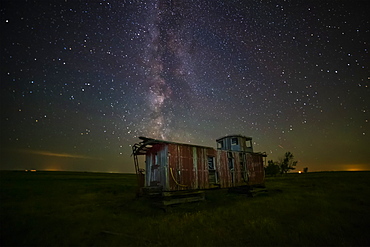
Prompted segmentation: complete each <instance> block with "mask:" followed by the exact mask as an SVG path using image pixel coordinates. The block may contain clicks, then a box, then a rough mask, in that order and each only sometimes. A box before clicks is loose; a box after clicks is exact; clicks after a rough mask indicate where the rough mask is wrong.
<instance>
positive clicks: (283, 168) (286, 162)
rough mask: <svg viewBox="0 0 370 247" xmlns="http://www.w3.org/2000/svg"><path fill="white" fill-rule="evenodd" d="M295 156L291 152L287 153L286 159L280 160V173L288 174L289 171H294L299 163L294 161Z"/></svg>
mask: <svg viewBox="0 0 370 247" xmlns="http://www.w3.org/2000/svg"><path fill="white" fill-rule="evenodd" d="M293 159H294V156H293V154H292V153H291V152H286V153H285V155H284V157H283V158H282V159H280V162H279V163H280V173H281V174H283V173H288V172H289V170H294V169H295V166H296V165H297V163H298V161H294V160H293Z"/></svg>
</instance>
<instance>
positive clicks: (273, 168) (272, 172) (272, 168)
mask: <svg viewBox="0 0 370 247" xmlns="http://www.w3.org/2000/svg"><path fill="white" fill-rule="evenodd" d="M267 163H268V165H267V166H266V167H265V173H266V175H269V176H276V175H277V174H278V173H279V172H280V166H279V165H278V163H277V162H274V161H273V160H269V161H267Z"/></svg>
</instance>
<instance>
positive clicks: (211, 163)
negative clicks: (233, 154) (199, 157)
mask: <svg viewBox="0 0 370 247" xmlns="http://www.w3.org/2000/svg"><path fill="white" fill-rule="evenodd" d="M207 159H208V169H209V170H215V157H213V156H207Z"/></svg>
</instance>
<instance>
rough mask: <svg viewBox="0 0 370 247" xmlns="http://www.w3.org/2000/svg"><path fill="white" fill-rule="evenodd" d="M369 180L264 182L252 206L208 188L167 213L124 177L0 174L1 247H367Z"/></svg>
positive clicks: (357, 175) (336, 177)
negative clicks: (201, 199) (265, 190)
mask: <svg viewBox="0 0 370 247" xmlns="http://www.w3.org/2000/svg"><path fill="white" fill-rule="evenodd" d="M369 181H370V172H327V173H308V174H288V175H287V176H283V177H276V178H268V179H267V181H266V186H267V188H268V190H269V192H268V193H264V194H260V195H258V196H256V197H254V198H249V197H246V196H245V195H239V194H229V193H227V191H225V190H212V191H208V192H207V194H206V197H207V200H206V201H204V202H197V203H189V204H184V205H177V206H173V207H170V208H169V210H167V211H166V212H165V211H164V210H162V209H160V208H158V207H154V206H153V205H152V204H151V203H150V201H149V200H147V199H144V198H136V195H135V192H136V177H135V175H131V174H105V173H77V172H76V173H74V172H35V173H33V172H32V173H31V172H28V173H26V172H14V171H2V172H0V183H1V187H0V188H1V191H0V200H1V201H0V224H1V225H0V226H1V228H0V241H1V242H0V244H1V246H9V245H23V246H24V245H27V246H32V245H37V246H41V245H42V246H45V245H47V246H53V245H54V246H55V245H58V246H60V245H63V246H66V245H68V246H69V245H78V246H81V245H88V246H90V245H104V246H111V245H114V246H117V245H118V246H126V245H131V246H247V245H252V246H255V245H289V246H292V245H300V246H302V245H305V246H306V245H320V246H322V245H332V246H333V245H335V246H350V245H356V246H358V245H361V246H364V245H366V246H369V245H370V237H369V234H368V231H369V229H370V210H369V209H370V182H369Z"/></svg>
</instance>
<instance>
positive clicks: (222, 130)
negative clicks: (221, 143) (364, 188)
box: [0, 0, 370, 172]
mask: <svg viewBox="0 0 370 247" xmlns="http://www.w3.org/2000/svg"><path fill="white" fill-rule="evenodd" d="M369 8H370V5H369V3H368V1H320V2H317V1H314V2H312V1H303V0H301V1H297V2H294V3H292V2H286V1H278V2H270V1H241V0H240V1H239V0H235V1H221V0H217V1H216V0H215V1H196V0H185V1H175V0H172V1H163V0H161V1H159V0H157V1H155V0H152V1H141V0H134V1H128V0H127V1H107V0H104V1H68V0H66V1H50V2H43V4H39V3H37V2H36V1H26V0H24V1H23V0H22V1H7V0H3V1H1V12H0V13H1V61H0V62H1V150H0V151H1V152H0V153H1V164H0V165H1V167H0V168H1V169H34V168H36V169H50V170H53V169H54V170H89V171H119V172H132V171H133V170H134V169H133V165H132V160H131V157H130V153H131V145H133V144H134V143H135V142H137V141H138V137H139V136H147V137H152V138H159V139H165V140H170V141H178V142H183V143H194V144H199V145H205V146H215V139H217V138H219V137H222V136H224V135H228V134H242V135H247V136H252V137H253V140H254V147H255V151H261V152H263V151H265V152H267V154H268V159H275V160H276V159H278V157H279V156H282V155H283V154H284V153H285V152H286V151H290V152H292V153H293V154H294V155H295V157H296V159H297V160H298V167H297V169H302V168H303V167H309V170H310V171H314V170H358V169H370V159H369V155H368V154H369V151H368V146H369V145H370V138H369V135H370V131H369V130H370V127H369V118H370V117H369V106H370V100H369V96H368V95H370V94H369V81H370V72H369V71H370V70H369V42H370V41H369V37H370V31H369V26H370V25H369V24H370V23H369V18H368V17H367V16H368V13H367V10H368V9H369Z"/></svg>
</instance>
